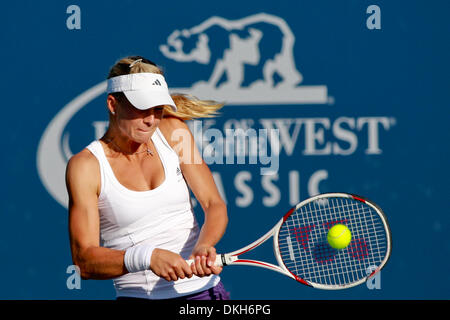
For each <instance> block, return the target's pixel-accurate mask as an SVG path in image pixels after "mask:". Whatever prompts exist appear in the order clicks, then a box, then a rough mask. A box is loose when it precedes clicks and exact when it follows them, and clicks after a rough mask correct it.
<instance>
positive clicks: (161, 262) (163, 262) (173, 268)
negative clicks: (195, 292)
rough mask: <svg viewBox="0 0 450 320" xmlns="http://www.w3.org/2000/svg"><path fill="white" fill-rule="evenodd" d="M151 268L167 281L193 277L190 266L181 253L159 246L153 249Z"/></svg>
mask: <svg viewBox="0 0 450 320" xmlns="http://www.w3.org/2000/svg"><path fill="white" fill-rule="evenodd" d="M150 270H152V271H153V273H155V274H156V275H157V276H159V277H161V278H163V279H166V280H167V281H177V280H178V279H184V278H186V277H188V278H191V277H192V275H193V273H192V270H191V268H190V266H189V265H188V264H187V262H186V260H184V259H183V258H182V257H181V256H180V255H179V254H176V253H174V252H172V251H169V250H165V249H159V248H156V249H154V250H153V254H152V258H151V260H150Z"/></svg>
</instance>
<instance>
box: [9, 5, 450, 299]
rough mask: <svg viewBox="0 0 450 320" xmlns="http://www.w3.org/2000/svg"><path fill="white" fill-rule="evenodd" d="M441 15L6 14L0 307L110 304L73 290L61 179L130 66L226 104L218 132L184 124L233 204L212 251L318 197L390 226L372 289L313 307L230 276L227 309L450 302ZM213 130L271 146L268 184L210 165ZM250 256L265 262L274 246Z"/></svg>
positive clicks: (249, 278)
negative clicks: (263, 135)
mask: <svg viewBox="0 0 450 320" xmlns="http://www.w3.org/2000/svg"><path fill="white" fill-rule="evenodd" d="M70 5H76V7H70ZM370 5H377V8H375V9H373V10H372V8H371V9H370V10H368V7H369V6H370ZM449 10H450V3H449V2H448V1H380V0H378V1H365V0H358V1H356V0H351V1H350V0H347V1H331V0H330V1H324V0H320V1H317V0H316V1H312V0H308V1H306V0H305V1H303V0H302V1H283V0H282V1H267V0H261V1H235V0H230V1H223V2H215V1H195V3H194V2H189V1H179V0H172V1H159V2H155V1H151V2H150V1H137V0H128V1H106V0H103V1H83V0H77V1H75V2H73V1H58V3H56V2H55V3H53V2H42V1H31V0H22V1H17V2H12V1H11V2H8V3H7V4H3V6H2V10H1V13H0V14H1V18H0V24H1V28H0V37H1V40H2V41H1V47H2V50H1V51H0V56H1V60H2V61H3V63H2V68H1V69H2V79H1V85H2V99H1V101H2V112H1V114H2V118H3V138H2V139H1V141H2V157H1V158H0V161H1V167H2V168H3V173H2V176H3V179H2V180H3V184H2V192H1V195H2V199H3V201H1V204H0V206H1V207H0V208H1V209H0V217H1V221H2V223H1V224H0V228H1V232H0V237H1V241H0V257H1V258H0V259H1V263H0V272H1V274H2V279H1V284H0V299H114V298H115V293H114V289H113V285H112V281H109V280H108V281H94V280H82V281H81V284H80V287H79V288H73V289H70V288H69V287H68V286H67V280H68V278H69V277H70V276H71V273H70V272H69V273H68V271H67V270H68V269H67V268H68V267H69V266H70V265H71V264H72V261H71V256H70V250H69V241H68V232H67V229H68V225H67V209H66V206H65V204H64V201H65V188H64V166H65V163H66V161H67V158H68V157H69V156H70V155H71V154H74V153H77V152H79V151H80V150H81V149H82V148H83V147H84V146H86V145H87V144H88V143H89V142H91V141H92V140H93V139H95V138H98V137H99V136H100V135H101V133H102V132H103V131H104V130H105V128H106V126H107V123H106V121H107V112H106V108H105V97H106V94H105V93H104V89H105V86H104V80H105V78H106V75H107V72H108V70H109V68H110V67H111V66H112V65H113V64H114V63H115V61H116V60H118V59H119V58H121V57H123V56H126V55H143V56H145V57H147V58H149V59H150V60H153V61H155V62H156V63H157V64H159V65H161V66H162V67H163V68H164V70H165V75H166V78H167V81H168V83H169V86H170V87H172V88H174V89H175V91H183V92H191V93H194V94H196V95H198V96H199V97H201V98H211V99H217V100H225V101H226V102H227V104H226V106H225V107H224V108H223V110H222V113H221V116H220V117H218V118H214V119H212V120H204V121H202V122H201V123H198V122H197V123H194V122H191V124H190V125H191V128H193V131H195V130H194V129H195V128H196V130H199V131H197V132H196V138H197V139H198V140H197V142H198V143H199V145H201V146H202V147H204V149H203V151H204V155H205V158H206V159H209V160H208V161H211V165H210V168H211V170H212V171H213V173H214V176H215V178H216V182H217V183H218V186H219V188H220V190H221V192H222V195H223V196H224V198H225V199H226V201H227V204H228V212H229V218H230V222H229V227H228V230H227V233H226V235H225V236H224V238H223V240H222V241H221V242H220V243H219V244H218V246H217V249H218V251H229V250H234V249H237V248H239V247H240V246H242V245H245V244H247V243H248V242H250V241H253V240H255V239H256V238H257V237H259V236H261V235H262V234H263V233H265V232H266V231H267V230H268V229H269V228H271V227H272V225H273V224H274V223H275V222H276V221H278V219H279V218H280V217H281V216H282V215H283V214H284V213H285V211H287V210H288V209H289V208H290V206H291V205H292V204H294V203H295V202H298V201H300V200H303V199H306V198H308V197H309V196H311V195H313V194H316V193H318V192H320V193H322V192H331V191H343V192H351V193H356V194H361V195H363V196H366V197H368V198H369V199H372V200H373V201H375V202H376V203H378V204H379V205H380V206H381V207H382V208H383V209H384V210H385V212H386V215H387V217H388V219H389V222H390V225H391V229H392V236H393V251H392V256H391V259H390V261H389V262H388V264H387V265H386V267H385V269H383V270H382V272H381V283H380V288H375V289H372V290H370V289H368V288H367V286H365V285H362V286H359V287H357V288H352V289H349V290H344V291H333V292H330V291H320V290H316V289H311V288H307V287H304V286H301V285H299V284H298V283H297V282H295V281H293V280H291V279H289V278H287V277H284V276H282V275H279V274H277V273H273V272H270V271H268V270H264V269H261V270H260V269H259V268H249V267H238V266H237V267H229V268H227V269H226V270H224V272H223V273H222V279H223V282H224V284H225V285H226V287H227V289H228V290H229V291H230V292H231V295H232V298H233V299H299V300H301V299H448V298H450V294H449V292H450V290H449V287H450V273H449V272H448V271H449V267H450V260H449V256H450V240H449V236H448V234H449V223H450V215H449V213H450V212H449V202H448V201H449V189H448V180H449V178H450V174H449V173H450V171H449V169H448V163H449V160H450V159H449V154H450V152H449V151H450V150H449V149H450V148H449V142H448V141H449V139H450V134H449V129H448V121H449V120H450V117H449V116H450V112H449V103H448V101H449V98H448V94H449V91H450V88H449V85H450V81H449V74H450V68H449V67H450V62H449V59H448V57H449V56H450V50H449V49H450V48H449V46H450V42H449V34H450V23H449V22H448V12H449ZM368 11H369V12H368ZM213 17H216V18H215V19H214V18H213ZM371 26H372V27H376V28H371ZM377 27H378V28H377ZM176 30H179V31H178V32H177V31H176ZM182 30H185V31H182ZM178 44H182V46H180V47H178V48H176V46H177V45H178ZM221 66H222V68H221ZM271 81H273V83H271ZM199 128H200V129H203V130H200V129H199ZM207 128H216V129H218V130H219V132H221V133H222V134H223V135H225V132H226V131H225V130H226V129H229V128H231V129H236V128H243V129H249V128H253V129H255V130H259V129H278V132H279V134H280V135H279V137H280V152H279V157H275V158H277V159H279V163H278V170H276V174H275V175H262V174H261V169H262V168H264V167H268V166H269V165H267V164H264V163H263V162H262V160H260V159H259V160H258V161H257V163H256V164H252V163H250V162H249V158H248V157H247V158H245V160H246V161H245V162H244V163H243V164H238V163H236V161H235V163H233V164H230V163H229V164H226V163H224V164H221V163H220V161H217V159H216V161H212V160H214V159H212V157H211V155H209V154H208V153H207V149H208V148H207V145H208V144H210V143H211V140H210V141H209V142H208V137H204V136H203V139H202V133H204V132H205V130H206V129H207ZM257 132H259V131H257ZM218 141H220V139H219V140H218ZM269 149H270V150H269V154H271V152H276V150H275V149H273V148H269ZM205 150H206V151H205ZM208 157H209V158H208ZM275 158H272V160H273V161H272V162H271V164H273V165H276V163H275V160H276V159H275ZM223 159H225V158H223ZM275 169H276V168H275ZM199 209H200V208H199V207H196V214H197V215H198V219H199V220H200V221H201V220H202V212H201V210H199ZM249 226H250V228H249ZM255 251H256V252H255V254H257V255H258V256H260V255H262V256H268V257H270V256H271V254H272V253H271V251H272V249H271V245H270V243H267V244H266V245H265V246H264V247H261V248H258V249H257V250H255Z"/></svg>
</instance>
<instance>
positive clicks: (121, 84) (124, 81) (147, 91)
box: [106, 72, 177, 111]
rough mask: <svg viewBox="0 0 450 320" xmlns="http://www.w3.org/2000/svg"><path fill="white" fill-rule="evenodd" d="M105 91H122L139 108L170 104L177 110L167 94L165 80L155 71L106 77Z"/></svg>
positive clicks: (144, 108) (167, 89)
mask: <svg viewBox="0 0 450 320" xmlns="http://www.w3.org/2000/svg"><path fill="white" fill-rule="evenodd" d="M107 82H108V86H107V89H106V91H107V93H108V94H109V93H113V92H123V93H124V94H125V96H126V97H127V99H128V101H130V103H131V104H132V105H133V106H134V107H135V108H137V109H139V110H146V109H150V108H153V107H156V106H162V105H166V106H171V107H172V109H173V111H177V106H176V105H175V103H174V102H173V100H172V97H171V96H170V94H169V88H168V87H167V83H166V80H164V77H163V76H162V75H160V74H156V73H148V72H141V73H132V74H126V75H123V76H117V77H113V78H110V79H108V81H107Z"/></svg>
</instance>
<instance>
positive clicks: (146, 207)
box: [66, 56, 229, 300]
mask: <svg viewBox="0 0 450 320" xmlns="http://www.w3.org/2000/svg"><path fill="white" fill-rule="evenodd" d="M107 82H108V86H107V93H108V96H107V100H106V104H107V107H108V111H109V128H108V130H107V132H106V133H105V135H104V136H103V137H102V138H101V139H100V140H96V141H93V142H92V143H91V144H89V145H88V146H87V147H86V148H85V149H84V150H82V151H81V152H80V153H78V154H76V155H74V156H73V157H72V158H71V159H70V161H69V162H68V165H67V170H66V185H67V190H68V194H69V234H70V245H71V252H72V259H73V262H74V264H76V265H77V266H78V267H79V268H80V273H81V277H82V278H83V279H113V282H114V286H115V289H116V294H117V298H118V299H120V298H144V299H171V298H178V299H180V298H181V299H198V300H200V299H202V300H203V299H218V300H224V299H229V295H228V293H227V292H226V291H225V289H224V287H223V285H222V283H221V282H220V277H219V276H218V274H219V273H220V272H221V271H222V268H221V267H216V266H214V261H215V258H216V250H215V248H214V246H215V245H216V243H217V242H218V241H219V240H220V239H221V237H222V236H223V234H224V232H225V229H226V226H227V222H228V218H227V209H226V205H225V203H224V201H223V200H222V198H221V196H220V194H219V192H218V190H217V187H216V185H215V183H214V180H213V177H212V174H211V172H210V170H209V168H208V166H207V165H206V164H205V162H204V161H203V160H202V159H201V157H200V155H199V151H198V150H197V149H196V145H195V143H194V139H193V137H192V134H191V132H190V131H189V129H188V127H187V125H186V124H185V122H184V120H188V119H193V118H201V117H211V116H215V115H216V114H217V110H218V109H220V108H221V107H222V105H221V104H217V103H215V102H212V101H201V100H197V99H193V98H192V99H190V98H187V97H186V96H184V95H173V96H171V95H170V94H169V91H168V87H167V83H166V81H165V79H164V76H163V74H162V71H161V70H160V69H159V68H158V67H157V66H156V65H155V64H154V63H152V62H151V61H149V60H147V59H145V58H143V57H140V56H132V57H127V58H124V59H121V60H120V61H118V62H117V63H116V64H115V65H114V66H113V67H112V68H111V70H110V73H109V76H108V81H107ZM199 159H200V160H199ZM189 190H191V191H192V193H193V194H194V195H195V197H196V199H197V200H198V202H199V203H200V205H201V207H202V209H203V211H204V216H205V219H204V223H203V225H202V227H201V229H200V227H199V225H198V224H197V221H196V219H195V216H194V212H193V208H192V206H191V199H190V192H189ZM187 259H193V260H194V262H193V263H191V265H188V263H187V262H186V260H187Z"/></svg>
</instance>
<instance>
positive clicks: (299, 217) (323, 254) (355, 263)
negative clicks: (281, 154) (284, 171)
mask: <svg viewBox="0 0 450 320" xmlns="http://www.w3.org/2000/svg"><path fill="white" fill-rule="evenodd" d="M337 223H341V224H344V225H346V226H347V227H348V228H349V229H350V232H351V233H352V240H351V242H350V244H349V245H348V247H346V248H344V249H340V250H338V249H333V248H331V246H330V245H329V244H328V241H327V234H328V230H329V229H330V228H331V227H332V226H333V225H334V224H337ZM273 239H274V251H275V256H276V258H277V261H278V264H279V265H280V266H281V267H282V268H283V269H284V270H285V271H286V272H288V273H290V274H291V275H292V277H293V278H294V279H296V280H297V281H299V282H301V283H303V284H306V285H309V286H311V287H314V288H318V289H327V290H338V289H346V288H350V287H354V286H357V285H359V284H361V283H364V282H366V281H367V279H368V278H370V277H373V276H374V275H375V274H376V273H377V272H379V271H380V270H381V269H382V268H383V267H384V265H385V264H386V262H387V261H388V259H389V257H390V254H391V247H392V241H391V232H390V228H389V224H388V221H387V218H386V216H385V214H384V212H383V211H382V210H381V208H380V207H378V206H377V205H376V204H375V203H374V202H372V201H370V200H368V199H366V198H364V197H361V196H358V195H354V194H348V193H324V194H320V195H317V196H314V197H311V198H309V199H306V200H305V201H302V202H300V203H299V204H297V205H296V206H295V207H293V208H291V210H289V211H288V212H287V213H286V214H285V216H284V217H283V219H282V222H281V223H280V224H279V228H278V229H277V231H276V233H275V234H274V237H273Z"/></svg>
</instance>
